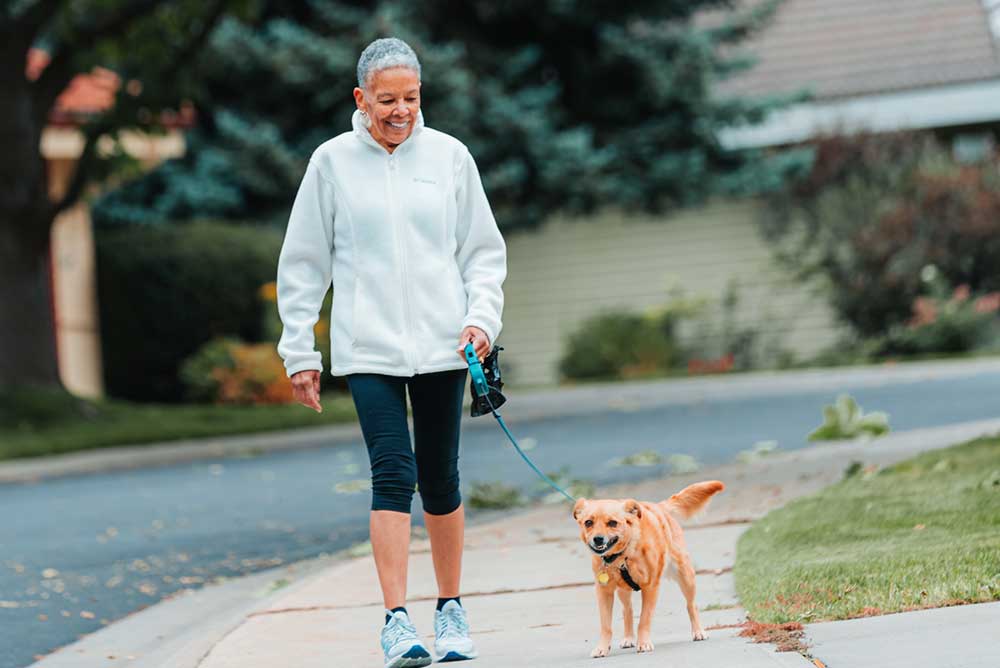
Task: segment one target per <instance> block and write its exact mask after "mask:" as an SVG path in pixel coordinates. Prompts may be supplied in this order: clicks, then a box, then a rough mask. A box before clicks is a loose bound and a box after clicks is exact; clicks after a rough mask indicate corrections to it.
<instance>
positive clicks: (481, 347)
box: [456, 325, 490, 362]
mask: <svg viewBox="0 0 1000 668" xmlns="http://www.w3.org/2000/svg"><path fill="white" fill-rule="evenodd" d="M469 342H471V343H472V347H473V348H474V349H475V351H476V357H478V358H479V361H480V362H482V361H483V359H484V358H485V357H486V355H487V354H489V352H490V340H489V337H487V336H486V332H484V331H483V330H481V329H479V328H478V327H473V326H472V325H469V326H468V327H466V328H465V329H463V330H462V333H461V334H460V335H459V337H458V348H456V351H457V352H458V356H459V357H461V358H462V359H465V344H466V343H469Z"/></svg>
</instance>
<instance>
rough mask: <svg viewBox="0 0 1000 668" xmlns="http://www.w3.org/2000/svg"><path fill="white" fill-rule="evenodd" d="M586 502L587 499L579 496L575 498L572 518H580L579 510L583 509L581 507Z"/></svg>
mask: <svg viewBox="0 0 1000 668" xmlns="http://www.w3.org/2000/svg"><path fill="white" fill-rule="evenodd" d="M586 504H587V499H584V498H579V499H577V500H576V503H575V504H573V519H574V520H578V519H580V512H581V511H582V510H583V507H584V506H585V505H586Z"/></svg>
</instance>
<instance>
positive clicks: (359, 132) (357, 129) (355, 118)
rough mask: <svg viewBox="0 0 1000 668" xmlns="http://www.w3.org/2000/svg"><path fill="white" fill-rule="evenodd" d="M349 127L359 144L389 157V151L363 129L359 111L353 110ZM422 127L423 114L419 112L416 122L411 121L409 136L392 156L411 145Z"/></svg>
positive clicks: (366, 129)
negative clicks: (363, 144) (352, 129)
mask: <svg viewBox="0 0 1000 668" xmlns="http://www.w3.org/2000/svg"><path fill="white" fill-rule="evenodd" d="M351 125H352V126H353V127H354V136H355V137H357V138H358V139H359V140H360V141H361V142H363V143H365V144H368V145H369V146H372V147H374V148H377V149H378V150H380V151H384V152H385V154H386V155H389V151H387V150H386V148H385V147H384V146H382V145H381V144H379V143H378V142H377V141H375V138H374V137H372V133H371V132H369V131H368V128H366V127H365V125H364V123H362V122H361V110H360V109H355V110H354V114H353V115H352V116H351ZM423 127H424V112H423V111H422V110H421V111H418V112H417V118H416V120H414V121H413V130H411V131H410V136H409V137H407V138H406V139H404V140H403V143H401V144H400V145H399V146H397V147H396V150H395V151H393V154H395V153H398V152H399V151H401V150H403V149H405V148H406V147H407V146H409V145H411V144H413V140H414V139H416V137H417V136H418V135H419V134H420V131H421V130H422V129H423Z"/></svg>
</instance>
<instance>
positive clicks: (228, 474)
mask: <svg viewBox="0 0 1000 668" xmlns="http://www.w3.org/2000/svg"><path fill="white" fill-rule="evenodd" d="M841 391H850V392H851V393H852V394H853V395H854V396H855V397H856V398H857V399H858V401H859V403H860V404H861V405H862V406H863V407H864V408H865V409H866V410H883V411H886V412H888V413H889V414H890V420H891V424H892V426H893V428H894V429H896V430H905V429H916V428H922V427H931V426H938V425H945V424H951V423H957V422H963V421H969V420H979V419H984V418H991V417H996V416H997V415H998V410H997V399H996V397H997V396H1000V372H997V371H996V370H992V369H991V370H989V371H988V372H984V373H978V372H976V371H975V370H974V369H973V368H970V370H969V372H968V373H967V374H965V375H962V376H958V377H948V378H940V379H934V380H921V379H913V378H909V379H903V380H900V381H898V382H886V383H885V384H881V385H877V386H871V385H870V384H869V385H867V386H864V387H860V386H859V387H852V386H851V385H850V383H849V382H848V383H847V384H842V385H839V386H834V385H833V384H831V386H830V387H829V388H826V389H813V390H808V391H803V390H795V391H789V392H786V393H784V394H780V393H773V392H766V393H765V392H762V393H761V396H750V397H747V396H741V397H728V398H721V399H711V398H708V399H698V400H692V401H686V400H684V399H679V400H677V401H675V402H673V403H670V404H667V405H662V406H658V407H656V408H653V409H637V408H636V407H635V406H630V405H627V404H626V405H619V406H616V407H615V408H606V409H603V410H598V411H595V412H592V413H588V414H585V415H581V416H575V417H562V418H549V419H538V420H524V421H516V420H510V421H509V426H510V428H511V430H512V431H513V432H514V434H515V436H516V437H518V439H519V440H520V441H521V443H522V445H523V446H525V447H526V449H528V454H529V455H530V456H531V457H532V458H533V459H534V460H535V461H536V463H537V464H538V465H539V467H541V468H542V469H543V470H545V471H550V472H551V471H557V470H560V469H562V470H564V471H565V472H567V473H568V474H569V475H570V476H572V477H574V478H580V479H585V480H588V481H591V482H594V483H596V484H599V485H600V484H607V483H617V482H625V481H631V480H641V479H644V478H649V477H658V476H661V475H664V474H665V473H667V472H669V468H668V463H667V458H668V457H669V456H670V455H672V454H686V455H690V456H692V457H694V458H695V459H697V460H698V461H699V462H701V463H702V464H705V465H712V464H719V463H724V462H727V461H730V460H732V459H733V458H734V457H736V456H738V454H739V453H740V452H741V451H745V450H749V449H751V448H752V447H753V446H754V444H755V443H759V442H762V441H773V442H776V443H777V447H778V448H780V449H782V450H791V449H796V448H802V447H808V442H807V441H806V434H807V433H808V432H809V431H810V430H811V429H813V428H814V427H816V426H817V425H818V424H819V422H820V412H821V408H822V406H823V405H824V404H826V403H830V402H831V401H832V400H833V399H834V398H835V396H836V395H837V393H839V392H841ZM477 420H479V421H481V422H479V423H478V424H477V425H476V426H475V427H473V428H468V429H466V430H465V431H464V433H463V441H462V460H461V470H462V481H463V488H464V489H468V486H469V485H471V484H472V483H474V482H476V481H503V482H505V483H507V484H515V485H518V486H519V487H520V488H521V489H522V490H523V492H524V493H525V495H526V496H533V497H538V496H541V495H544V494H545V493H546V492H545V490H544V489H543V488H542V487H541V486H540V485H539V483H538V481H537V479H536V478H535V477H534V474H533V473H532V472H531V470H530V469H529V468H528V467H527V466H526V465H525V464H524V463H523V462H522V461H521V460H520V459H519V458H518V457H517V455H516V453H515V452H514V450H513V448H511V447H510V446H509V444H508V443H507V440H506V437H505V436H504V434H503V432H502V431H501V430H500V428H499V427H498V426H497V425H496V424H491V423H493V418H491V417H488V416H484V417H481V418H477ZM871 447H873V448H875V447H878V446H877V441H876V442H873V443H872V445H871ZM649 450H652V451H655V452H657V453H658V454H660V455H662V456H663V458H664V459H663V461H662V462H660V463H658V464H653V465H651V466H623V465H621V464H620V463H618V460H619V459H621V458H622V457H624V456H627V455H630V454H635V453H639V452H644V451H649ZM367 476H368V460H367V454H366V452H365V450H364V446H363V444H362V443H361V442H360V441H358V442H355V443H348V444H341V445H337V446H332V447H325V448H315V449H308V450H300V451H296V452H285V453H273V454H264V455H259V456H253V457H246V458H240V459H227V460H218V461H199V462H194V463H190V464H185V465H180V466H171V467H163V468H155V469H144V470H132V471H124V472H114V473H107V474H97V475H85V476H75V477H64V478H55V479H49V480H42V481H40V482H36V483H30V484H8V485H2V486H0V666H2V667H4V668H7V667H10V668H14V667H19V666H26V665H28V664H30V663H32V661H33V660H34V657H35V655H41V654H45V653H47V652H49V651H51V650H53V649H55V648H56V647H59V646H61V645H65V644H67V643H70V642H72V641H74V640H75V639H76V638H77V637H78V636H79V635H82V634H87V633H90V632H92V631H94V630H96V629H98V628H101V627H102V626H103V624H105V623H110V622H112V621H114V620H116V619H118V618H120V617H123V616H125V615H127V614H129V613H131V612H134V611H136V610H139V609H141V608H143V607H146V606H148V605H152V604H154V603H156V602H157V601H158V600H160V599H161V598H162V597H164V596H168V595H169V594H171V593H172V592H175V591H177V590H179V589H183V588H188V587H199V586H201V585H202V584H204V583H206V582H212V581H215V580H217V579H219V578H228V577H235V576H239V575H243V574H247V573H252V572H255V571H258V570H261V569H264V568H268V567H272V566H275V565H278V564H283V563H290V562H294V561H297V560H301V559H305V558H309V557H314V556H318V555H320V554H323V553H333V552H336V551H339V550H342V549H344V548H345V547H348V546H350V545H352V544H355V543H357V542H358V541H363V540H364V539H365V538H366V537H367V531H368V530H367V523H368V504H369V500H370V496H369V492H368V490H367V488H366V486H365V483H366V482H367ZM673 491H675V490H664V495H667V494H669V493H672V492H673ZM414 511H415V512H414V516H415V518H416V520H417V521H418V523H419V519H420V513H419V496H416V497H415V498H414ZM475 515H476V513H472V519H473V520H475ZM480 517H482V515H480Z"/></svg>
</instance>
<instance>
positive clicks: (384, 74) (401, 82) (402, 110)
mask: <svg viewBox="0 0 1000 668" xmlns="http://www.w3.org/2000/svg"><path fill="white" fill-rule="evenodd" d="M354 100H355V101H356V102H357V104H358V109H361V110H362V111H364V112H365V113H366V114H368V118H370V119H371V122H372V123H371V126H370V127H369V128H368V131H369V132H371V135H372V137H373V138H374V139H375V141H377V142H378V143H379V144H381V145H382V146H384V147H385V149H386V150H387V151H389V152H390V153H392V151H393V150H395V148H396V147H397V146H399V145H400V144H401V143H403V142H404V141H406V138H407V137H409V136H410V133H411V132H413V124H414V123H415V122H416V120H417V112H419V111H420V79H419V78H418V77H417V73H416V72H414V71H413V70H412V69H410V68H409V67H390V68H387V69H384V70H379V71H377V72H375V73H374V74H372V75H371V77H369V79H368V85H367V87H366V88H365V89H361V88H355V89H354Z"/></svg>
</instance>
